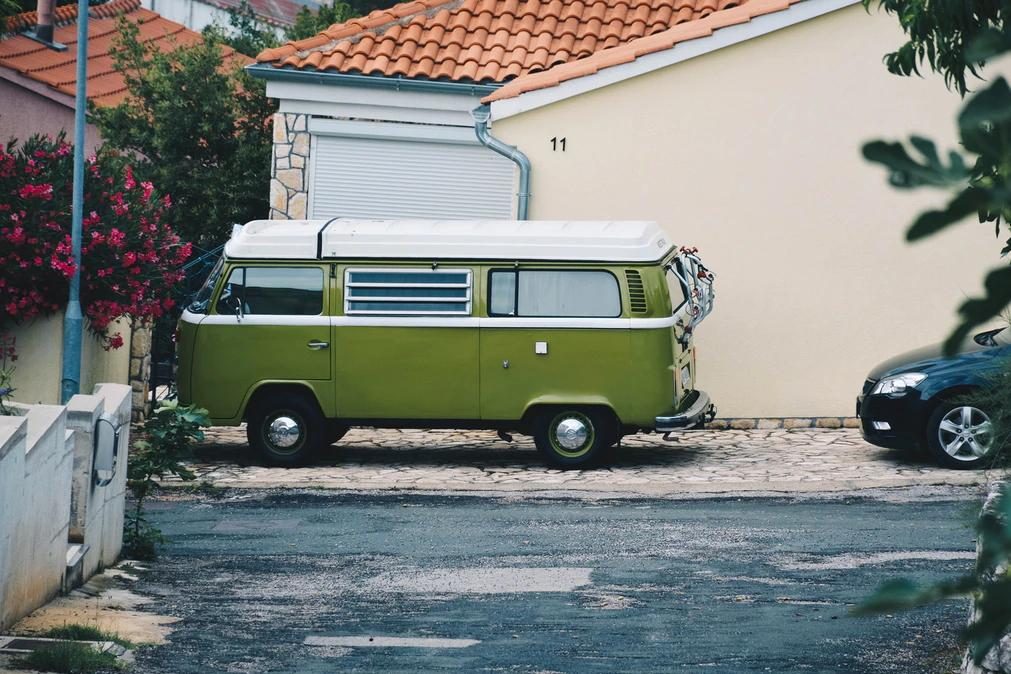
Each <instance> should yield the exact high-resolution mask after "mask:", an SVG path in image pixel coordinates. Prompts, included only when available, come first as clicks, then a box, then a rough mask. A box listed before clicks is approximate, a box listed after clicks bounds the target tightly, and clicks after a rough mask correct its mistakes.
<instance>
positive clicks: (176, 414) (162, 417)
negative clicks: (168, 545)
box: [123, 400, 210, 560]
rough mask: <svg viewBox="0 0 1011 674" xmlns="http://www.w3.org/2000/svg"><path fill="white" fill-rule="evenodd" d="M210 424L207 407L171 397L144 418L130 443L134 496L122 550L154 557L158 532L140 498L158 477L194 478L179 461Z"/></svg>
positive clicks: (129, 472)
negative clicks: (131, 445)
mask: <svg viewBox="0 0 1011 674" xmlns="http://www.w3.org/2000/svg"><path fill="white" fill-rule="evenodd" d="M209 425H210V421H209V419H208V417H207V410H205V409H200V408H198V407H194V406H193V405H186V406H182V405H180V404H179V403H178V401H175V400H167V401H164V402H162V403H161V404H160V405H159V406H158V407H157V408H156V409H155V410H154V412H153V413H152V414H151V417H150V418H149V419H148V420H147V421H146V422H144V426H143V428H142V429H141V432H140V436H141V438H140V439H139V440H137V442H135V443H134V444H133V450H134V451H133V452H131V453H130V464H129V468H128V470H127V486H128V487H129V489H130V493H131V494H132V495H133V498H134V507H133V510H132V511H131V512H129V513H127V516H126V529H125V530H124V533H123V547H124V552H125V553H126V554H127V555H128V556H130V557H133V558H134V559H144V560H150V559H154V557H155V556H156V555H157V552H158V544H159V543H162V542H163V541H164V538H163V537H162V535H161V532H160V531H159V530H158V529H157V527H155V526H153V525H152V524H151V523H150V522H148V521H147V519H146V518H145V517H144V501H145V499H147V497H148V496H150V495H151V493H152V492H153V491H154V490H155V489H157V488H158V480H160V479H162V478H164V477H165V476H167V475H175V476H176V477H178V478H180V479H181V480H185V481H189V480H193V479H194V477H195V476H194V475H193V472H192V471H190V470H189V469H188V468H187V467H186V466H185V465H184V464H183V461H184V460H185V459H186V458H187V457H188V456H189V455H190V453H191V451H192V449H193V445H194V444H195V443H197V442H200V441H201V440H203V439H204V432H203V431H202V430H201V429H202V428H206V427H207V426H209Z"/></svg>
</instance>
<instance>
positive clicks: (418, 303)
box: [344, 268, 471, 316]
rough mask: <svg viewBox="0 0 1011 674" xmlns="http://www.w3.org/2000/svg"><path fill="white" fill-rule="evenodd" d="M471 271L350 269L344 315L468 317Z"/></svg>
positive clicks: (348, 271)
mask: <svg viewBox="0 0 1011 674" xmlns="http://www.w3.org/2000/svg"><path fill="white" fill-rule="evenodd" d="M470 312H471V271H470V270H469V269H410V268H407V269H348V270H346V271H345V272H344V313H345V314H348V315H351V316H353V315H357V314H362V315H370V316H381V315H386V316H405V315H407V316H416V315H433V316H453V315H459V316H469V315H470Z"/></svg>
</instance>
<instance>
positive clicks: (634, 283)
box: [625, 269, 646, 314]
mask: <svg viewBox="0 0 1011 674" xmlns="http://www.w3.org/2000/svg"><path fill="white" fill-rule="evenodd" d="M625 281H626V282H627V283H628V303H629V306H630V307H631V309H632V313H633V314H644V313H646V289H645V288H643V286H642V276H640V275H639V272H637V271H633V270H631V269H626V270H625Z"/></svg>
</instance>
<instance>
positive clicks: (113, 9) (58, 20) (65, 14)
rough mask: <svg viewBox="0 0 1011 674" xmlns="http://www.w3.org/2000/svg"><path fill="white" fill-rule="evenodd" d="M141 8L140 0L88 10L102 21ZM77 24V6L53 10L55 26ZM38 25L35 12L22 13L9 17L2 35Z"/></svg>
mask: <svg viewBox="0 0 1011 674" xmlns="http://www.w3.org/2000/svg"><path fill="white" fill-rule="evenodd" d="M139 8H140V0H111V1H110V2H107V3H105V4H102V5H94V6H92V7H91V9H90V10H88V13H89V15H90V16H93V17H95V18H100V19H108V18H112V17H116V16H120V15H122V14H129V13H130V12H133V11H136V10H137V9H139ZM76 22H77V5H76V4H69V5H60V6H59V7H56V8H55V9H54V10H53V25H54V26H56V27H58V26H65V25H67V24H70V23H76ZM36 23H38V17H37V16H36V13H35V12H22V13H20V14H15V15H14V16H10V17H7V23H6V26H5V27H4V29H3V31H0V35H7V34H10V33H20V32H22V31H25V30H28V29H30V28H31V27H32V26H34V25H35V24H36Z"/></svg>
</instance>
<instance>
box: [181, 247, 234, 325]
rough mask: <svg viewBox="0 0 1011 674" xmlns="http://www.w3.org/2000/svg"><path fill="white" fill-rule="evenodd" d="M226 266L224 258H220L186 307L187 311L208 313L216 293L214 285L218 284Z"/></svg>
mask: <svg viewBox="0 0 1011 674" xmlns="http://www.w3.org/2000/svg"><path fill="white" fill-rule="evenodd" d="M224 266H225V260H224V258H218V261H217V262H216V263H215V264H214V268H213V269H211V273H210V274H208V275H207V280H206V281H204V284H203V285H202V286H200V290H198V291H197V294H196V295H194V296H193V300H192V301H191V302H190V304H189V306H188V307H186V310H187V311H189V312H190V313H193V314H206V313H207V307H208V305H209V304H210V302H211V295H212V294H214V286H216V285H217V284H218V277H220V276H221V269H222V268H223V267H224Z"/></svg>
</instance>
